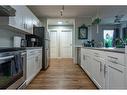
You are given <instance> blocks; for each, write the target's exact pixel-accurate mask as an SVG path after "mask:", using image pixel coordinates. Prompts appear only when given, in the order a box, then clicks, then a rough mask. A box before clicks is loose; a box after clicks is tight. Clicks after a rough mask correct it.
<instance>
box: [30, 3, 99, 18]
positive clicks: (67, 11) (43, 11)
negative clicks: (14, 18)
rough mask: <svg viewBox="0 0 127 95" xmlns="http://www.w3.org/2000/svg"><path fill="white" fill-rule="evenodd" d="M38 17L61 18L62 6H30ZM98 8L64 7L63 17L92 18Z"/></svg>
mask: <svg viewBox="0 0 127 95" xmlns="http://www.w3.org/2000/svg"><path fill="white" fill-rule="evenodd" d="M28 7H29V8H30V9H31V10H32V11H33V13H34V14H35V15H36V16H37V17H39V18H40V17H48V18H59V17H60V10H61V9H62V6H53V5H52V6H28ZM96 11H97V6H64V11H63V17H65V18H72V17H91V16H94V15H95V14H96Z"/></svg>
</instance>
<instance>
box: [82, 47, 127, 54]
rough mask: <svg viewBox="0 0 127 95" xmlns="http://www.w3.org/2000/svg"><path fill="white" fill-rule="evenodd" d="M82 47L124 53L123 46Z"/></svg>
mask: <svg viewBox="0 0 127 95" xmlns="http://www.w3.org/2000/svg"><path fill="white" fill-rule="evenodd" d="M82 48H86V49H95V50H101V51H109V52H117V53H125V48H115V47H112V48H105V47H101V48H97V47H82Z"/></svg>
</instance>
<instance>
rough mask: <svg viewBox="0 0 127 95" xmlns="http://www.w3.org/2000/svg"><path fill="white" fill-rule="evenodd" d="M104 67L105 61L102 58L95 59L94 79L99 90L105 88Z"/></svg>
mask: <svg viewBox="0 0 127 95" xmlns="http://www.w3.org/2000/svg"><path fill="white" fill-rule="evenodd" d="M104 65H105V59H103V58H100V57H94V58H93V67H94V68H93V74H92V75H93V78H94V79H95V82H96V84H97V86H98V87H99V88H105V79H104Z"/></svg>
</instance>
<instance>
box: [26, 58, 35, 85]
mask: <svg viewBox="0 0 127 95" xmlns="http://www.w3.org/2000/svg"><path fill="white" fill-rule="evenodd" d="M34 60H35V59H34V56H33V57H30V58H29V59H27V70H26V71H27V72H26V79H27V83H29V82H30V81H31V80H32V79H33V77H34V72H35V68H34V67H35V66H34Z"/></svg>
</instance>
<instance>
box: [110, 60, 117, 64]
mask: <svg viewBox="0 0 127 95" xmlns="http://www.w3.org/2000/svg"><path fill="white" fill-rule="evenodd" d="M108 61H109V62H112V63H115V64H119V63H118V62H116V61H112V60H108Z"/></svg>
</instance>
